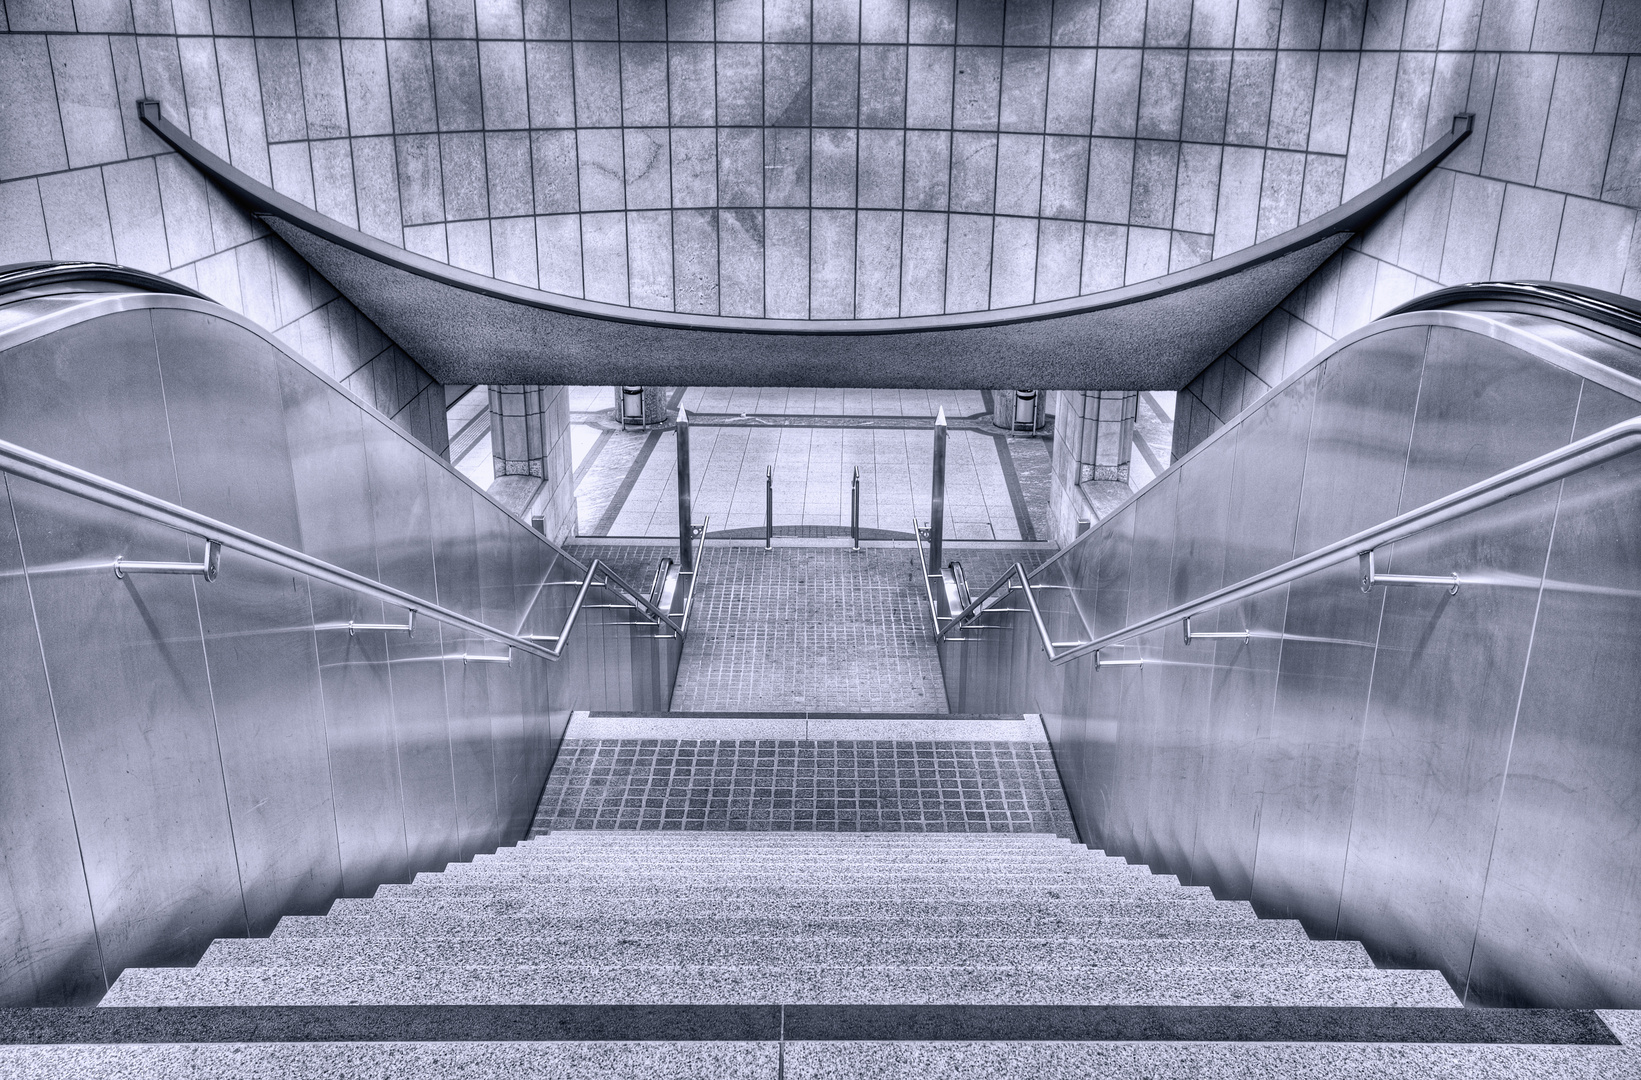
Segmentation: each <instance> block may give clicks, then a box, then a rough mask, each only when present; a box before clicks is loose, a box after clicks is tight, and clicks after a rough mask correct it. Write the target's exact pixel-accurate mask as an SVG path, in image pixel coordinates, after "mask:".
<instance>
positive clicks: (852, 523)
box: [849, 465, 860, 551]
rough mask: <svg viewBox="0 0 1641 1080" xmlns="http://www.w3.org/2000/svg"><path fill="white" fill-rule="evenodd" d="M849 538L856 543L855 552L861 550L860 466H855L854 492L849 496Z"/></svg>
mask: <svg viewBox="0 0 1641 1080" xmlns="http://www.w3.org/2000/svg"><path fill="white" fill-rule="evenodd" d="M849 537H850V539H852V540H853V541H854V542H855V545H854V549H853V550H855V551H859V550H860V466H858V465H857V466H855V485H854V491H853V492H851V493H850V496H849Z"/></svg>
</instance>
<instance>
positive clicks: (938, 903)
mask: <svg viewBox="0 0 1641 1080" xmlns="http://www.w3.org/2000/svg"><path fill="white" fill-rule="evenodd" d="M1187 910H1188V911H1189V912H1190V913H1191V914H1192V915H1194V916H1196V917H1198V918H1216V917H1218V918H1225V919H1253V918H1254V917H1255V916H1254V912H1253V908H1252V907H1251V906H1249V905H1248V904H1247V903H1246V902H1244V901H1240V900H1220V901H1208V902H1204V900H1203V899H1195V898H1193V897H1191V896H1190V895H1188V894H1185V892H1184V890H1179V891H1176V892H1172V893H1161V894H1146V895H1144V897H1143V898H1130V899H1098V900H1096V899H1082V898H1074V899H1054V898H1050V897H1048V896H1046V895H1041V896H1038V897H1022V898H1014V899H995V898H994V899H984V900H973V899H952V898H950V897H944V898H939V899H928V900H907V899H901V898H895V897H887V898H884V899H880V900H867V899H862V898H859V897H849V896H844V897H806V898H802V899H772V898H770V897H769V896H767V895H765V894H761V893H760V894H759V895H758V896H756V897H748V898H722V897H710V896H703V895H699V894H697V895H692V896H689V897H681V898H678V899H676V900H674V901H672V902H670V903H663V902H661V901H660V900H659V899H656V898H645V897H636V896H608V895H604V894H598V895H594V896H589V897H578V898H574V899H570V898H565V897H558V898H548V897H544V896H536V895H529V894H527V895H524V896H520V897H506V898H502V897H496V896H492V895H488V894H483V895H475V894H467V895H455V896H431V897H430V896H390V897H376V898H371V899H363V898H352V897H344V898H342V899H340V900H337V901H335V902H334V903H333V904H332V905H331V913H332V914H333V915H336V914H346V915H358V916H361V917H365V918H371V917H375V916H377V915H379V914H387V913H394V912H403V913H418V914H430V915H467V916H488V915H527V916H530V917H532V918H536V919H565V918H586V917H609V918H622V917H625V918H632V917H636V916H645V915H669V916H673V917H687V916H709V917H710V916H721V917H741V918H747V917H762V916H771V915H776V916H796V917H800V918H812V917H815V916H830V917H834V918H838V917H850V916H867V917H878V918H904V919H929V918H932V919H941V918H1015V919H1020V920H1024V921H1029V920H1032V919H1035V918H1040V917H1048V918H1067V917H1078V918H1102V917H1110V916H1120V917H1127V918H1157V917H1172V916H1175V915H1178V914H1180V913H1181V912H1182V911H1187Z"/></svg>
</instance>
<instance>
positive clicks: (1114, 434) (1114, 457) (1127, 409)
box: [1077, 390, 1140, 484]
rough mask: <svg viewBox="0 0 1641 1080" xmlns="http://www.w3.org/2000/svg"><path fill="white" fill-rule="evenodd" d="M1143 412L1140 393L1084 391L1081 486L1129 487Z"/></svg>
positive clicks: (1080, 439) (1079, 459) (1081, 436)
mask: <svg viewBox="0 0 1641 1080" xmlns="http://www.w3.org/2000/svg"><path fill="white" fill-rule="evenodd" d="M1139 408H1140V395H1139V392H1138V391H1134V390H1085V391H1083V401H1082V431H1081V433H1080V436H1079V440H1078V443H1079V447H1080V448H1079V450H1078V454H1077V463H1078V476H1077V482H1078V483H1082V484H1086V483H1088V482H1089V481H1091V480H1109V481H1114V482H1116V483H1119V484H1126V483H1128V465H1129V462H1130V461H1132V460H1133V456H1134V419H1135V417H1136V416H1137V415H1138V414H1139Z"/></svg>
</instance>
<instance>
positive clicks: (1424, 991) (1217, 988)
mask: <svg viewBox="0 0 1641 1080" xmlns="http://www.w3.org/2000/svg"><path fill="white" fill-rule="evenodd" d="M582 1002H602V1003H606V1004H619V1003H647V1004H667V1003H678V1004H685V1003H738V1002H744V1003H751V1002H784V1003H787V1004H803V1003H811V1002H813V1003H823V1002H825V1003H839V1004H850V1003H853V1004H871V1003H881V1002H893V1003H903V1004H923V1003H948V1004H967V1003H975V1004H1008V1003H1016V1004H1066V1005H1082V1004H1087V1005H1099V1004H1111V1005H1120V1004H1129V1005H1332V1006H1381V1007H1382V1006H1425V1007H1433V1006H1434V1007H1446V1006H1451V1007H1454V1008H1457V1007H1459V1002H1458V1000H1457V998H1455V997H1454V996H1453V991H1452V990H1451V989H1450V988H1449V987H1448V985H1447V982H1446V980H1445V979H1443V978H1442V976H1441V975H1440V974H1439V973H1437V972H1434V971H1393V970H1381V969H1378V968H1353V969H1332V968H1329V969H1320V970H1306V969H1268V968H1267V969H1258V968H1255V969H1247V968H1180V967H1172V966H1168V967H1160V968H1134V967H1112V968H1060V969H1055V970H1047V971H1037V970H1032V971H1021V970H1017V969H1010V968H992V967H969V968H955V967H946V966H934V967H876V966H872V967H856V966H847V967H790V968H784V969H781V970H775V971H772V970H768V969H765V968H757V967H699V968H687V969H686V968H678V967H669V966H665V965H654V966H650V965H636V966H599V967H585V966H569V965H557V966H552V967H524V966H518V967H498V968H478V967H426V968H415V969H411V970H404V969H400V968H394V967H352V968H346V969H333V968H311V967H309V968H303V967H289V968H267V967H243V968H240V967H196V968H127V969H126V971H125V972H124V973H123V974H122V975H121V976H120V977H119V979H118V980H116V981H115V983H114V985H113V987H111V988H110V990H109V992H108V995H107V996H106V997H105V998H104V999H103V1004H104V1005H124V1006H179V1005H195V1006H204V1005H226V1004H244V1005H252V1004H266V1005H326V1004H361V1005H372V1004H379V1005H386V1004H405V1005H419V1004H439V1003H444V1004H471V1005H484V1004H532V1003H538V1004H553V1003H571V1004H573V1003H582Z"/></svg>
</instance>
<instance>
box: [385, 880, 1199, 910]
mask: <svg viewBox="0 0 1641 1080" xmlns="http://www.w3.org/2000/svg"><path fill="white" fill-rule="evenodd" d="M469 896H471V897H490V898H492V899H496V900H520V901H530V902H557V901H562V902H565V903H570V904H575V903H588V902H596V901H599V900H604V899H610V898H618V899H623V900H646V901H650V902H654V903H673V904H676V903H693V902H700V901H709V900H717V901H724V902H736V901H763V902H765V903H777V902H785V901H804V900H809V899H838V900H860V901H880V902H885V903H892V902H896V901H901V900H949V901H958V902H961V901H987V900H997V901H1005V902H1006V901H1016V900H1019V901H1029V900H1037V899H1047V900H1072V901H1075V900H1124V899H1128V898H1130V897H1132V898H1135V899H1151V898H1155V899H1163V900H1172V901H1175V902H1179V903H1213V902H1214V894H1213V892H1212V891H1211V890H1210V889H1208V888H1207V887H1205V886H1201V885H1179V884H1176V883H1175V882H1173V881H1172V880H1169V879H1166V878H1143V879H1138V880H1136V881H1133V882H1123V883H1121V884H1109V885H1108V884H1090V883H1088V882H1086V881H1083V880H1073V881H1070V882H1056V881H1049V882H1037V883H1033V884H1030V885H1009V884H1006V883H997V884H991V883H987V884H975V883H970V882H962V881H958V882H953V883H951V884H949V885H941V884H913V885H901V884H896V883H893V882H889V883H885V884H881V885H878V884H870V885H868V884H857V883H853V882H845V883H842V884H838V885H826V884H797V883H793V884H788V883H784V882H782V883H775V884H761V883H753V884H738V883H735V882H726V883H719V882H717V881H715V880H714V879H712V878H703V879H702V880H701V881H700V882H699V883H691V882H687V881H674V880H671V879H665V878H663V879H658V880H655V881H653V882H641V881H632V882H615V881H608V882H600V881H597V880H593V881H587V880H583V879H575V880H570V881H557V880H553V879H551V878H549V877H547V876H545V875H543V877H542V878H541V879H540V880H522V881H516V882H507V881H487V880H461V879H457V880H453V881H449V880H439V881H435V882H429V883H423V882H416V883H415V884H410V885H382V886H379V887H378V888H377V890H376V897H375V898H376V899H378V900H385V899H393V898H401V897H403V898H422V899H438V898H444V897H469Z"/></svg>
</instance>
